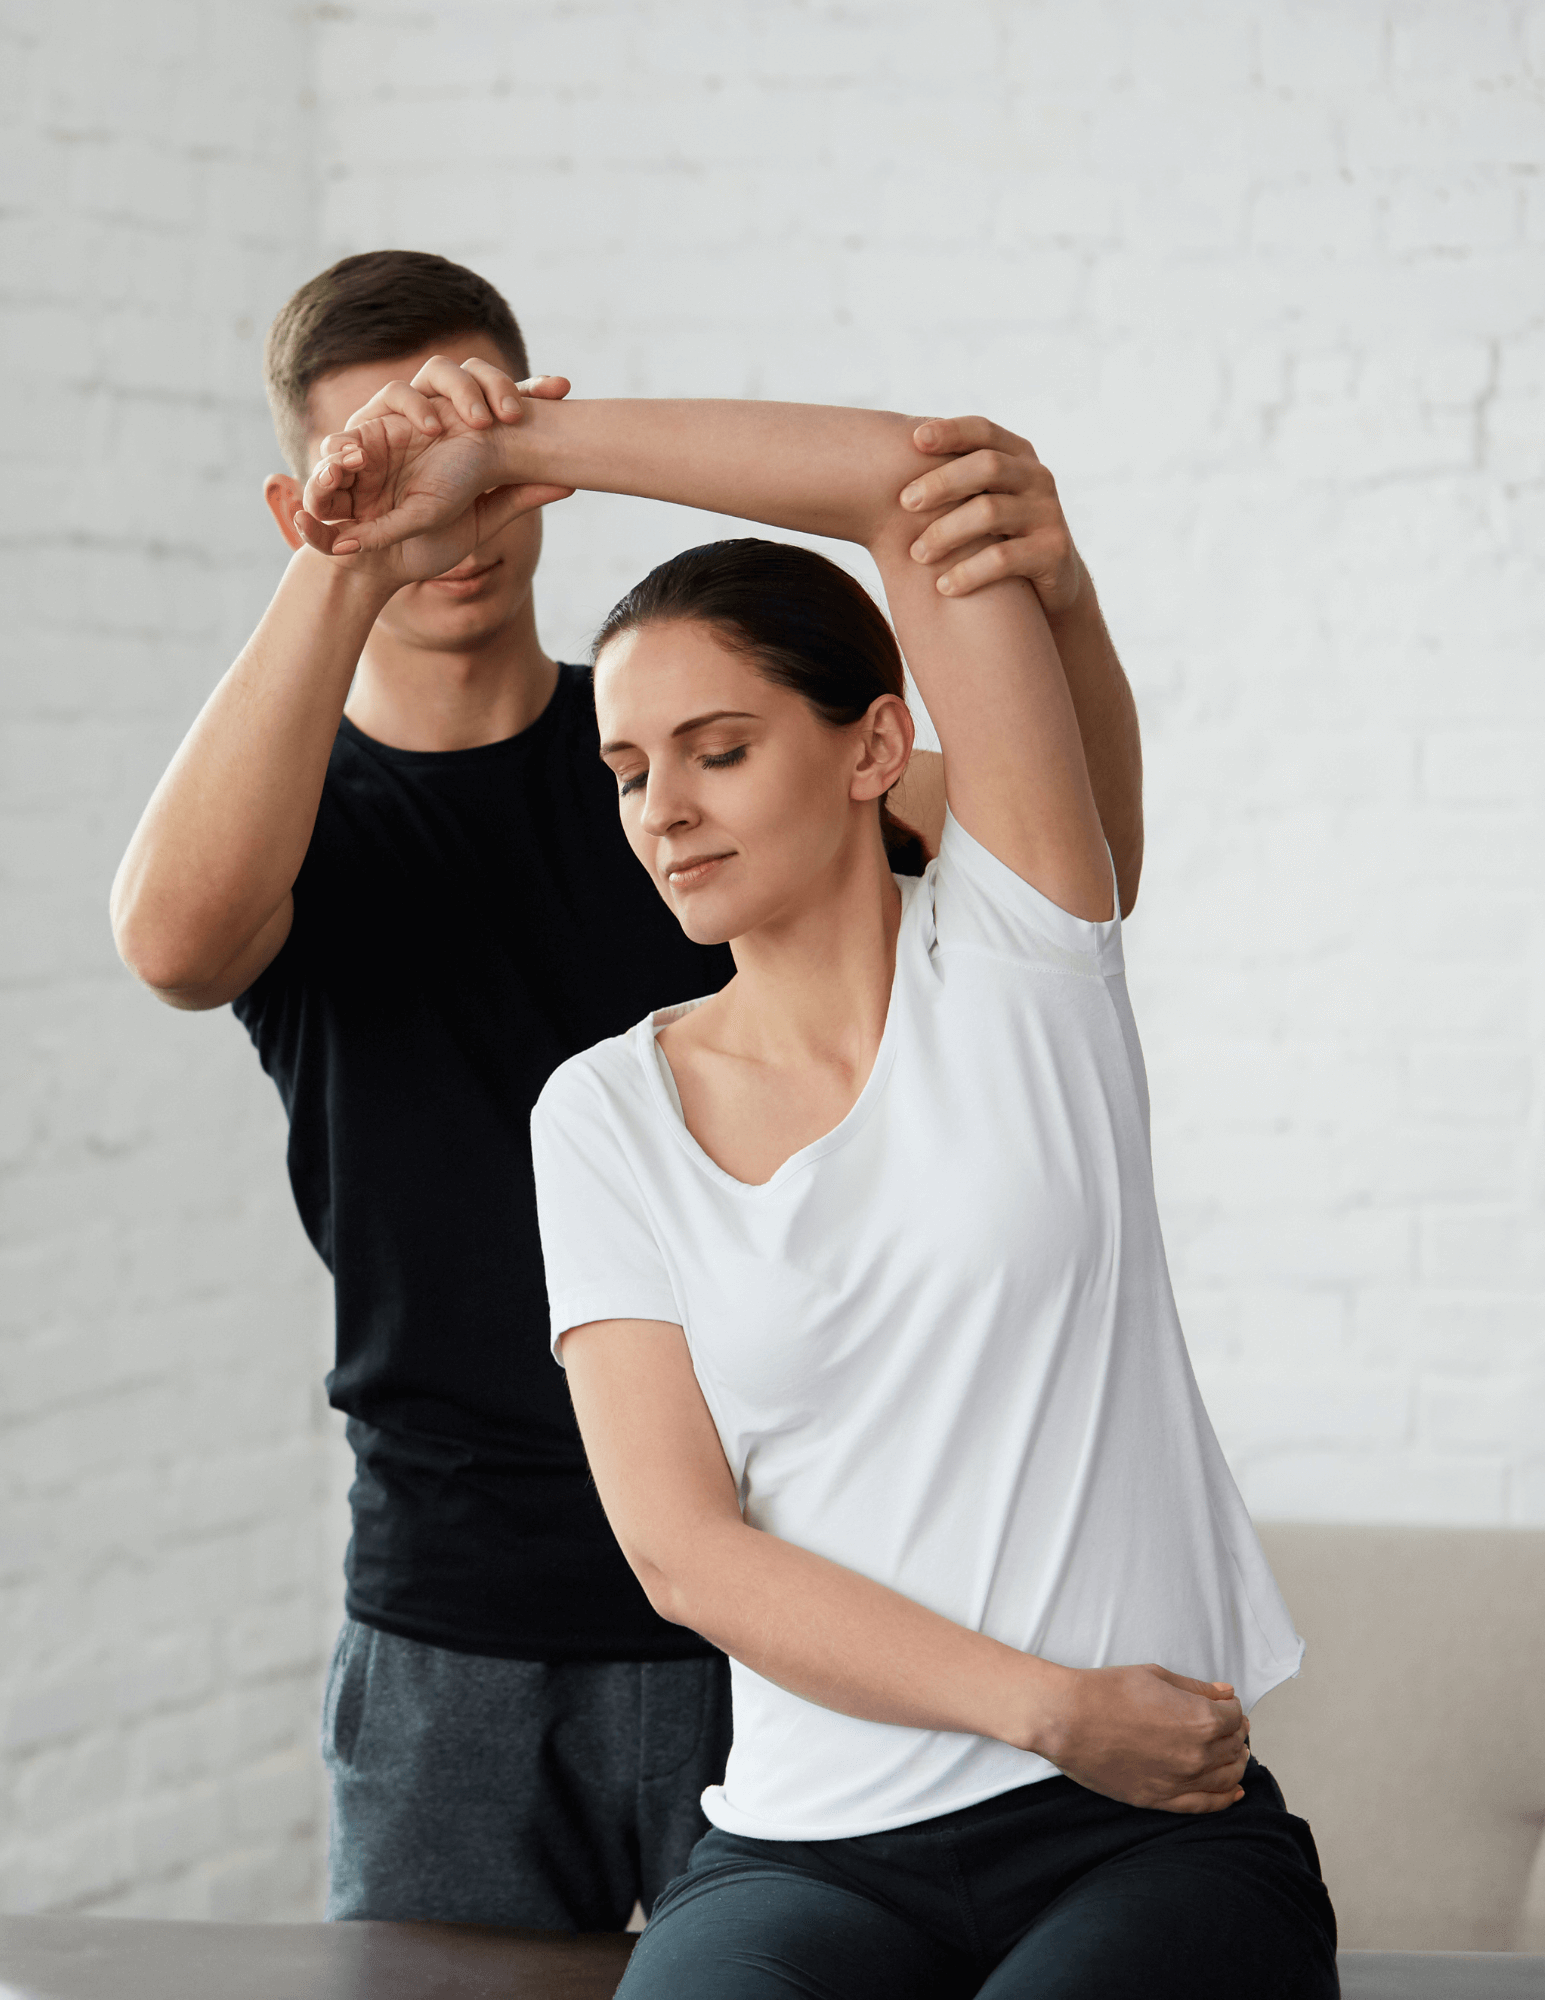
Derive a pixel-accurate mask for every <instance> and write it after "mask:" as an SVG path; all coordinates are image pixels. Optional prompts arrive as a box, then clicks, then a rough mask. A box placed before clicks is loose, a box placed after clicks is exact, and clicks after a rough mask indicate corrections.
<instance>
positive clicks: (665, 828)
mask: <svg viewBox="0 0 1545 2000" xmlns="http://www.w3.org/2000/svg"><path fill="white" fill-rule="evenodd" d="M695 817H696V814H695V813H694V812H693V810H692V802H691V800H690V799H689V798H688V797H687V795H686V793H685V792H684V791H683V790H682V788H681V786H680V784H679V783H677V782H676V781H674V780H673V779H672V778H670V777H662V778H658V779H657V778H656V777H655V775H654V773H653V772H652V771H651V772H650V774H649V780H648V783H647V785H646V787H645V790H644V818H643V825H644V831H645V832H646V833H652V834H654V835H655V836H656V837H657V838H658V837H659V836H660V835H661V834H666V833H669V832H670V831H671V830H672V828H673V827H678V826H690V825H691V824H692V822H693V820H694V819H695Z"/></svg>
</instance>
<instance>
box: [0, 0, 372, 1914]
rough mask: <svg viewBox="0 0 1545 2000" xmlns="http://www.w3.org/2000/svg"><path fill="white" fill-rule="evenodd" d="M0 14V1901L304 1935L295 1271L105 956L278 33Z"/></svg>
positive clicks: (200, 497) (201, 600) (157, 706)
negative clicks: (0, 850) (1, 403)
mask: <svg viewBox="0 0 1545 2000" xmlns="http://www.w3.org/2000/svg"><path fill="white" fill-rule="evenodd" d="M4 22H5V25H4V29H3V31H0V88H3V90H4V92H5V99H6V101H5V105H4V116H3V119H0V125H3V129H4V132H5V138H4V140H3V142H0V143H3V145H4V148H5V188H6V193H5V196H4V202H5V206H4V209H3V211H0V272H3V274H4V275H3V278H0V286H3V291H0V315H3V322H4V328H5V353H6V357H7V360H6V372H7V377H8V389H7V418H6V422H5V424H4V426H3V431H0V454H3V457H4V477H3V480H0V491H3V493H4V514H3V518H0V540H3V561H4V577H5V582H4V596H5V603H6V618H5V624H4V632H3V637H0V644H3V647H4V656H5V670H4V686H3V694H0V703H3V745H4V749H3V757H4V764H3V770H4V797H3V813H4V836H3V838H4V856H5V858H4V864H3V889H0V893H3V897H4V925H3V928H4V936H5V952H4V966H3V983H0V1020H3V1031H0V1064H3V1067H4V1076H5V1085H4V1104H5V1114H4V1120H3V1126H0V1175H3V1179H0V1188H3V1201H4V1222H3V1237H0V1293H3V1301H4V1303H3V1315H4V1333H3V1344H0V1357H3V1359H0V1368H3V1381H0V1507H3V1514H0V1906H3V1907H4V1908H7V1909H64V1908H88V1909H94V1910H109V1911H129V1912H146V1913H156V1914H184V1915H197V1916H211V1917H245V1916H303V1915H311V1914H313V1912H314V1910H315V1907H316V1893H317V1891H316V1885H317V1880H318V1874H319V1845H318V1841H319V1828H320V1817H319V1804H320V1787H319V1783H318V1777H317V1770H316V1758H315V1754H314V1751H313V1748H312V1745H313V1742H314V1737H315V1728H316V1688H317V1681H318V1677H319V1672H320V1666H321V1651H322V1644H323V1641H322V1636H321V1635H322V1632H323V1629H324V1620H325V1615H326V1607H327V1606H328V1605H329V1604H330V1602H331V1600H332V1599H333V1598H334V1597H335V1594H336V1593H335V1586H334V1584H333V1582H332V1578H331V1576H330V1575H328V1574H326V1573H324V1571H323V1568H322V1561H321V1539H322V1536H321V1533H320V1531H319V1522H320V1523H323V1524H325V1529H326V1532H327V1533H328V1534H330V1535H332V1536H333V1538H334V1539H336V1511H335V1510H329V1511H327V1512H326V1513H325V1514H324V1512H323V1509H322V1507H321V1505H320V1491H321V1484H322V1481H323V1480H324V1477H325V1474H326V1466H325V1460H324V1455H323V1450H322V1438H323V1435H324V1432H323V1420H322V1416H321V1412H320V1408H319V1404H320V1394H319V1390H318V1388H317V1378H318V1375H319V1361H320V1357H321V1351H322V1349H321V1339H320V1334H321V1329H322V1326H323V1322H324V1315H325V1309H326V1308H325V1291H324V1284H323V1274H322V1273H321V1270H320V1266H318V1265H317V1263H316V1260H315V1258H314V1257H313V1255H312V1253H311V1251H310V1248H309V1246H308V1245H307V1244H306V1243H305V1240H304V1238H303V1237H302V1235H301V1232H300V1229H299V1226H298V1224H297V1223H296V1221H295V1219H294V1215H293V1211H292V1209H291V1206H290V1202H289V1194H288V1189H287V1186H286V1184H285V1178H284V1166H283V1144H284V1141H283V1120H282V1116H281V1113H280V1109H279V1105H278V1102H277V1099H276V1098H275V1095H274V1092H273V1089H272V1086H271V1085H270V1084H269V1083H268V1081H267V1079H266V1078H265V1077H264V1076H263V1075H262V1073H261V1072H260V1071H259V1069H258V1068H257V1065H256V1063H255V1062H254V1061H253V1059H252V1056H251V1054H250V1051H249V1049H248V1048H247V1047H246V1045H245V1037H244V1036H242V1034H241V1033H240V1031H239V1030H238V1029H237V1028H235V1026H234V1025H233V1023H232V1021H231V1020H230V1018H229V1016H228V1015H218V1016H212V1017H195V1016H188V1015H174V1014H172V1013H170V1012H168V1011H167V1010H165V1009H164V1008H162V1007H160V1006H158V1005H157V1004H156V1002H155V1001H154V1000H152V999H151V998H150V997H149V996H148V995H147V994H145V993H144V992H142V991H140V990H139V989H138V988H136V987H135V986H134V985H133V984H132V982H131V981H130V980H129V979H128V977H127V975H126V974H125V973H124V971H123V969H122V967H121V966H120V965H119V964H118V961H117V958H116V955H115V954H114V951H113V946H112V940H111V938H110V936H109V934H108V928H107V890H108V884H109V882H110V881H111V879H112V873H113V869H114V867H115V865H116V863H117V859H118V856H119V854H120V853H121V852H122V849H123V846H124V843H125V841H126V840H127V838H128V835H129V832H130V829H131V828H132V827H133V824H134V821H135V819H136V817H137V816H138V813H139V810H140V808H141V806H142V805H143V804H144V801H145V798H146V796H147V795H148V793H149V790H150V787H151V786H152V785H153V784H154V782H155V779H156V777H157V776H158V774H159V772H160V770H161V768H162V766H163V765H164V763H165V761H166V759H167V757H168V755H169V754H170V752H171V751H172V749H173V748H174V747H175V745H176V743H177V741H178V738H179V737H180V735H181V734H182V732H183V730H184V729H185V728H186V726H187V724H188V721H189V719H190V718H191V716H192V715H193V713H194V711H195V710H196V708H197V706H198V704H199V703H200V702H201V701H202V699H203V697H204V695H205V693H206V692H207V691H208V689H209V687H210V686H211V685H212V684H213V681H214V679H215V677H216V676H217V675H218V673H219V672H220V671H221V669H222V668H223V667H224V665H225V664H226V663H227V662H228V660H229V658H230V657H231V655H232V653H233V652H234V650H235V649H236V647H237V646H239V645H240V643H241V640H242V638H243V637H244V635H245V633H246V631H247V629H248V628H249V627H250V625H251V623H252V622H253V620H254V618H255V616H256V614H257V612H258V610H259V609H260V608H261V606H262V603H263V601H264V599H265V597H266V595H267V593H268V592H269V590H270V589H271V588H272V585H273V581H274V578H275V576H276V574H277V570H278V562H277V559H276V557H277V554H282V550H281V549H280V547H279V544H278V540H277V537H276V536H274V534H273V530H272V526H271V524H270V523H269V521H268V520H267V518H266V515H265V511H264V510H263V508H262V505H261V501H260V498H259V492H258V482H259V480H260V478H261V475H262V473H263V472H264V471H265V470H266V469H267V468H268V466H269V465H270V463H271V462H272V459H273V448H272V446H271V444H270V443H269V441H268V436H267V428H268V427H267V412H266V408H265V406H264V403H263V398H262V391H261V387H260V385H259V382H258V379H257V369H258V353H259V347H260V343H261V339H262V334H263V329H264V327H265V325H266V323H267V320H268V318H269V316H270V315H271V314H272V312H273V310H274V307H275V305H276V304H277V303H278V301H279V300H280V299H281V298H282V297H283V296H284V295H285V293H286V291H287V290H288V289H290V288H291V287H292V286H293V285H294V284H296V283H297V282H298V281H299V279H300V278H301V277H302V276H304V275H305V274H306V273H307V272H308V271H309V270H310V269H312V268H314V265H315V246H314V240H313V216H314V209H313V202H312V193H311V189H312V181H311V175H310V168H309V154H308V147H309V143H310V134H309V113H308V112H307V111H306V109H305V100H304V93H305V92H307V91H308V90H309V87H310V76H309V71H308V69H307V48H308V40H309V35H308V31H307V30H306V29H305V27H304V25H303V24H302V23H300V22H298V21H297V19H296V18H295V16H294V12H293V10H292V9H290V8H288V7H284V6H280V5H277V4H266V3H265V4H258V3H257V0H199V3H198V4H195V0H188V3H187V4H185V5H172V4H167V3H166V0H158V4H156V5H155V6H153V7H140V6H136V7H116V6H110V5H79V4H76V5H57V4H56V5H50V6H43V5H33V6H18V5H15V4H8V5H7V7H6V9H5V15H4Z"/></svg>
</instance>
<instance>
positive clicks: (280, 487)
mask: <svg viewBox="0 0 1545 2000" xmlns="http://www.w3.org/2000/svg"><path fill="white" fill-rule="evenodd" d="M300 497H301V484H300V481H299V480H298V479H292V478H291V476H290V475H289V473H287V472H271V473H269V475H268V477H267V478H266V479H265V480H264V481H263V498H264V499H265V500H266V501H267V502H268V511H269V513H270V514H272V515H273V517H274V519H275V520H276V521H277V522H278V524H279V532H280V534H281V535H283V537H284V539H285V540H286V541H287V542H288V543H289V545H290V547H291V548H292V549H298V548H299V547H300V546H301V539H300V535H299V533H298V531H297V530H296V526H295V516H296V515H297V514H298V513H299V512H300Z"/></svg>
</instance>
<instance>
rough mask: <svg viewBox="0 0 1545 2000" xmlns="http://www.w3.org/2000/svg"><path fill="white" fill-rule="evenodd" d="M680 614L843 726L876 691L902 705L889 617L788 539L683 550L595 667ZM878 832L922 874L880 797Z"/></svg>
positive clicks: (918, 846)
mask: <svg viewBox="0 0 1545 2000" xmlns="http://www.w3.org/2000/svg"><path fill="white" fill-rule="evenodd" d="M676 619H682V620H685V621H690V622H692V623H695V624H699V625H707V626H709V627H710V628H711V629H712V630H713V631H714V632H716V633H717V634H718V635H719V637H720V638H721V639H722V640H723V641H724V642H725V644H726V645H728V646H729V647H731V648H732V649H733V650H734V651H735V652H738V653H740V654H742V655H743V656H744V657H745V658H746V659H747V660H749V661H750V662H751V664H752V666H754V667H755V668H756V670H757V672H758V673H759V674H761V675H762V676H763V677H764V678H765V679H766V680H769V681H772V682H773V683H774V685H775V686H778V687H785V688H789V689H791V690H792V691H793V692H794V693H795V694H797V695H802V696H803V697H804V699H805V700H806V701H807V702H808V703H809V704H810V706H811V708H813V709H814V710H815V712H816V714H817V715H818V716H819V717H820V718H821V720H822V721H823V722H825V723H827V724H829V725H830V726H831V727H832V728H833V729H841V728H844V727H846V726H847V725H848V724H849V723H853V722H857V721H858V720H859V718H860V717H861V716H864V715H867V714H868V712H869V708H870V705H871V704H872V703H873V702H875V701H877V700H878V699H879V697H880V696H881V695H882V694H893V695H895V696H896V697H897V698H898V700H901V701H905V700H906V698H907V695H906V672H905V669H904V668H903V666H902V664H901V648H900V647H899V646H898V645H897V644H896V637H895V634H894V633H893V632H892V631H891V628H890V626H889V625H888V624H887V623H886V621H885V614H884V613H883V612H882V611H881V610H880V607H879V606H878V605H877V604H876V603H875V601H874V599H873V598H872V597H871V596H870V595H869V593H868V591H867V590H865V588H864V586H863V585H862V584H861V583H859V582H858V581H857V579H856V578H854V577H851V576H849V575H848V573H847V571H846V570H845V569H839V568H838V567H837V565H836V564H835V563H834V562H828V561H827V559H826V557H825V556H818V555H816V554H815V552H814V551H813V550H811V549H802V548H799V547H797V546H796V545H795V544H794V543H792V542H768V541H763V540H762V539H761V538H760V537H759V536H755V535H744V536H740V537H737V538H736V539H735V540H733V541H724V542H704V543H703V544H702V546H701V547H700V548H695V549H684V550H683V551H682V553H681V554H680V555H679V556H672V557H671V559H670V561H669V562H663V563H661V564H660V566H659V568H658V569H652V570H651V571H650V572H649V574H648V576H646V577H645V578H644V580H643V582H642V583H635V584H634V586H633V588H632V589H631V590H630V591H629V592H628V594H627V596H626V597H624V598H623V599H622V600H621V601H620V602H619V603H617V604H614V605H613V606H612V608H611V610H610V611H609V612H608V613H607V615H606V622H605V623H604V624H603V625H602V627H601V629H600V631H599V632H597V634H596V636H595V643H594V644H593V645H592V646H591V648H590V661H591V665H592V666H594V664H595V662H596V661H597V660H598V659H599V658H600V655H601V650H602V648H603V647H604V646H605V645H606V644H607V643H608V641H609V640H612V639H615V638H616V637H617V636H618V634H619V633H622V632H632V631H637V630H638V629H639V628H640V627H641V626H645V625H662V624H665V623H667V622H668V621H673V620H676ZM880 832H881V834H882V835H883V837H884V840H885V852H886V855H887V858H888V859H889V861H890V865H891V871H892V873H893V874H896V875H921V874H922V872H923V870H924V869H925V868H926V867H927V865H928V860H929V855H928V849H927V847H926V846H925V845H924V842H923V837H922V835H921V834H920V833H918V832H917V830H916V829H915V828H914V827H910V826H908V825H907V823H906V821H905V820H902V819H898V818H897V817H896V815H895V814H894V813H893V812H892V811H891V809H890V804H889V799H888V796H887V797H886V798H882V799H881V800H880Z"/></svg>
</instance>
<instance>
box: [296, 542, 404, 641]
mask: <svg viewBox="0 0 1545 2000" xmlns="http://www.w3.org/2000/svg"><path fill="white" fill-rule="evenodd" d="M290 567H291V569H292V571H293V572H294V573H295V575H296V578H297V580H298V581H299V582H300V584H301V586H302V588H304V589H305V590H306V591H308V592H309V593H311V594H312V595H314V596H315V597H316V598H317V599H318V600H319V608H325V609H326V610H327V611H328V612H330V613H333V614H340V613H341V614H342V615H343V616H345V617H347V616H349V615H350V614H351V613H352V614H353V615H356V616H359V617H367V618H368V619H369V621H370V623H371V624H374V623H375V621H376V619H377V618H379V617H380V615H381V613H382V612H383V611H384V610H385V609H386V607H387V605H388V604H389V603H390V602H391V600H392V599H393V598H394V597H395V596H396V595H397V592H398V591H399V590H400V589H401V588H402V580H401V579H400V578H398V577H394V576H391V575H390V574H388V573H387V572H386V571H385V570H384V569H383V568H382V566H381V564H380V561H379V560H378V559H377V560H371V559H368V558H366V559H363V560H362V559H359V558H355V557H350V556H325V555H323V554H322V553H321V552H320V550H317V549H313V548H309V547H303V548H300V549H297V550H296V552H295V555H294V557H293V558H292V559H291V564H290Z"/></svg>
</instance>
